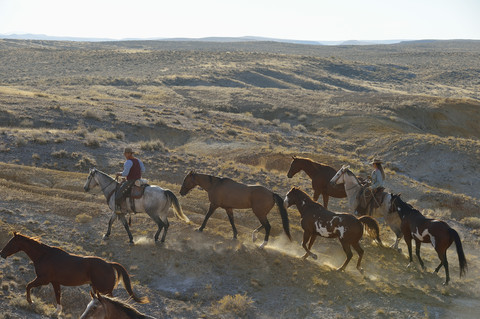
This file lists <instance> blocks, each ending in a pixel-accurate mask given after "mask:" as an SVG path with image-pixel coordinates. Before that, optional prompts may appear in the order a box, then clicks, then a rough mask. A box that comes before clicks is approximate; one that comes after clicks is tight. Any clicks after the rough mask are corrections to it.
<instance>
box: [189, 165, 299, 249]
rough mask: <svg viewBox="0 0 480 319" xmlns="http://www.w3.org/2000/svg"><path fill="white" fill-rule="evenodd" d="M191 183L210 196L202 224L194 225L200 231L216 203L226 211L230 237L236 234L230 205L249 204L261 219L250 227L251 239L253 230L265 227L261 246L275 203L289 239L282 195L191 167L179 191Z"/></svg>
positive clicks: (261, 246)
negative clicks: (201, 172) (230, 230)
mask: <svg viewBox="0 0 480 319" xmlns="http://www.w3.org/2000/svg"><path fill="white" fill-rule="evenodd" d="M195 186H200V187H201V188H202V189H204V190H206V191H207V193H208V199H209V200H210V208H209V209H208V212H207V214H206V215H205V219H204V220H203V223H202V226H200V228H199V229H198V230H199V231H203V229H204V228H205V226H206V225H207V221H208V219H209V218H210V216H211V215H212V214H213V212H214V211H215V210H216V209H217V208H218V207H221V208H223V209H225V211H226V212H227V216H228V219H229V220H230V224H231V225H232V229H233V238H237V229H236V228H235V223H234V221H233V209H234V208H237V209H245V208H251V209H252V211H253V213H254V214H255V215H256V216H257V218H258V220H259V221H260V223H261V225H260V226H259V227H258V228H256V229H255V230H254V231H253V233H252V239H253V241H254V242H255V240H256V233H257V232H258V231H260V230H261V229H262V228H265V239H264V241H263V243H262V244H261V245H260V248H263V247H265V245H266V244H267V242H268V237H269V235H270V229H271V226H270V223H269V222H268V219H267V214H268V213H269V212H270V210H271V209H272V208H273V206H274V205H275V204H276V205H277V207H278V210H279V211H280V216H281V218H282V224H283V230H284V231H285V234H286V235H287V236H288V238H289V239H290V240H291V236H290V226H289V221H288V214H287V210H286V209H285V207H284V206H283V199H282V198H281V197H280V196H279V195H278V194H275V193H273V192H272V191H270V190H268V189H267V188H265V187H263V186H259V185H245V184H240V183H238V182H235V181H234V180H232V179H230V178H221V177H215V176H212V175H206V174H197V173H195V172H193V171H191V172H190V173H188V174H187V176H185V179H184V180H183V184H182V188H181V189H180V195H182V196H185V195H187V193H188V192H189V191H190V190H191V189H192V188H194V187H195Z"/></svg>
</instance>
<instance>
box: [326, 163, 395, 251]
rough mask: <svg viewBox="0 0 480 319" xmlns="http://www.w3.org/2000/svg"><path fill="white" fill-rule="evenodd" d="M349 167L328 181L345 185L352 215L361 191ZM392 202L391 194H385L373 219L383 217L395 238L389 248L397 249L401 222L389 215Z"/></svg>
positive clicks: (344, 167)
mask: <svg viewBox="0 0 480 319" xmlns="http://www.w3.org/2000/svg"><path fill="white" fill-rule="evenodd" d="M348 168H349V166H347V165H343V166H342V168H340V169H339V170H338V172H337V173H336V174H335V176H333V178H332V179H331V180H330V183H332V184H342V183H344V184H345V192H346V193H347V199H348V205H349V207H350V213H354V212H355V209H356V208H357V207H358V204H359V196H358V194H359V193H360V191H361V190H362V187H363V186H362V185H361V184H360V181H359V180H358V178H357V177H356V176H355V174H353V173H352V171H350V170H349V169H348ZM391 200H392V195H391V194H386V195H385V199H384V200H383V203H382V205H381V206H380V207H378V208H376V209H374V210H373V216H374V217H384V219H385V223H387V225H388V226H390V228H391V229H392V231H393V232H394V233H395V235H396V236H397V238H396V240H395V243H394V244H393V245H392V246H391V247H392V248H394V249H398V243H399V241H400V239H401V238H402V236H403V234H402V230H401V228H400V226H401V223H402V221H401V220H400V217H399V216H398V214H393V213H390V212H389V210H390V202H391Z"/></svg>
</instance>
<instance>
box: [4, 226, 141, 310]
mask: <svg viewBox="0 0 480 319" xmlns="http://www.w3.org/2000/svg"><path fill="white" fill-rule="evenodd" d="M19 251H23V252H25V253H26V254H27V256H28V257H29V258H30V259H31V260H32V262H33V266H34V267H35V273H36V274H37V278H35V279H34V280H33V281H32V282H30V283H28V285H27V301H28V302H29V303H32V299H31V298H30V289H32V288H35V287H39V286H44V285H48V284H49V283H51V284H52V286H53V290H54V291H55V298H56V301H57V313H60V312H61V311H62V306H61V304H60V285H63V286H80V285H84V284H90V285H91V286H92V290H93V291H96V292H100V293H102V294H108V295H111V294H112V291H113V288H115V287H116V285H117V283H118V281H119V280H120V279H121V280H122V281H123V285H124V287H125V289H126V290H127V292H128V293H129V294H130V296H131V297H132V298H133V300H135V301H136V302H139V303H146V302H148V298H146V297H143V298H138V297H137V296H136V295H135V294H134V293H133V290H132V287H131V284H130V277H129V275H128V273H127V271H126V270H125V268H124V267H123V266H122V265H120V264H118V263H115V262H107V261H105V260H103V259H101V258H99V257H82V256H78V255H71V254H69V253H67V252H65V251H64V250H62V249H60V248H57V247H51V246H48V245H45V244H42V243H40V242H39V241H37V240H35V239H33V238H31V237H28V236H24V235H21V234H19V233H16V232H14V233H13V237H12V239H10V241H9V242H8V243H7V245H5V247H4V248H3V249H2V251H1V252H0V256H2V257H3V258H7V257H8V256H10V255H13V254H15V253H17V252H19Z"/></svg>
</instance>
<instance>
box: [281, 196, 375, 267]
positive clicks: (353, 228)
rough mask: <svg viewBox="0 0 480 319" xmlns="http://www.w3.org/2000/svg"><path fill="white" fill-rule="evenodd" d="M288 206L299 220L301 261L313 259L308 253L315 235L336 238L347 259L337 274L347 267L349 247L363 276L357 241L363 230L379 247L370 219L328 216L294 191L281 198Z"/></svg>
mask: <svg viewBox="0 0 480 319" xmlns="http://www.w3.org/2000/svg"><path fill="white" fill-rule="evenodd" d="M292 205H296V206H297V209H298V211H299V212H300V216H301V217H302V222H301V223H302V228H303V242H302V246H303V248H304V249H305V251H306V253H305V255H303V257H302V258H303V259H306V258H307V257H308V256H312V258H313V259H317V255H315V254H314V253H312V252H311V251H310V249H312V245H313V243H314V242H315V239H316V237H317V235H320V236H322V237H326V238H338V239H339V240H340V243H341V244H342V248H343V251H344V252H345V254H346V255H347V259H345V262H344V263H343V265H342V266H341V267H340V268H338V270H340V271H342V270H344V269H345V267H347V265H348V263H349V262H350V259H352V256H353V253H352V249H351V248H350V247H353V249H355V250H356V251H357V253H358V262H357V269H358V270H359V271H360V272H361V273H363V269H362V268H361V266H360V263H361V262H362V257H363V249H362V247H361V246H360V239H361V238H362V236H363V230H364V227H365V230H366V231H367V233H368V234H369V236H370V237H372V238H373V239H375V241H376V242H377V243H379V244H380V246H382V241H381V240H380V236H379V234H380V229H379V227H378V223H377V221H376V220H375V219H373V218H372V217H369V216H362V217H360V218H357V217H355V216H354V215H352V214H346V213H343V214H342V213H334V212H331V211H329V210H327V209H326V208H325V207H323V206H322V205H320V204H319V203H317V202H315V201H314V200H313V199H312V198H310V196H308V195H307V194H306V193H305V192H303V191H302V190H300V189H299V188H295V187H293V188H292V189H291V190H290V191H289V192H288V193H287V196H286V197H285V206H287V207H290V206H292ZM307 242H308V247H307Z"/></svg>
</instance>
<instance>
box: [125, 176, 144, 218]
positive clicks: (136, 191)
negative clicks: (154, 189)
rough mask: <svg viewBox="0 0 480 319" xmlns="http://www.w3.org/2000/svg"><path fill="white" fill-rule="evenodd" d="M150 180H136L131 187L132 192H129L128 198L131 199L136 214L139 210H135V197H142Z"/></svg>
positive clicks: (131, 205)
mask: <svg viewBox="0 0 480 319" xmlns="http://www.w3.org/2000/svg"><path fill="white" fill-rule="evenodd" d="M147 183H148V181H147V180H146V179H139V180H136V181H135V184H133V185H132V187H131V188H130V193H129V194H127V198H126V199H127V200H130V207H131V209H132V211H133V212H134V213H135V214H136V213H137V211H136V210H135V199H139V198H142V196H143V194H144V193H145V188H146V187H147V186H150V185H149V184H147Z"/></svg>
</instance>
